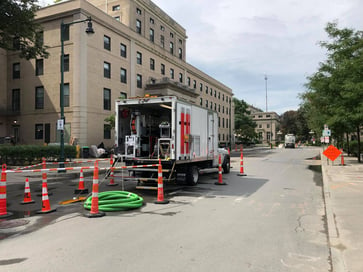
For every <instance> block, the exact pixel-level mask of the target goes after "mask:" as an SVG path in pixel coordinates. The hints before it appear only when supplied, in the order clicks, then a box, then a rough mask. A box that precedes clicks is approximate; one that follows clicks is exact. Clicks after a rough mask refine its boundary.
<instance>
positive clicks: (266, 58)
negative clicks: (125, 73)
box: [39, 0, 363, 114]
mask: <svg viewBox="0 0 363 272" xmlns="http://www.w3.org/2000/svg"><path fill="white" fill-rule="evenodd" d="M52 2H53V0H39V3H40V4H49V3H52ZM153 2H154V3H155V4H156V5H158V6H159V7H160V8H161V9H162V10H163V11H165V12H166V13H167V14H168V15H169V16H171V17H172V18H173V19H174V20H175V21H177V22H178V23H179V24H180V25H181V26H182V27H184V28H185V29H186V33H187V36H188V39H187V44H186V57H187V62H188V63H190V64H192V65H193V66H195V67H197V68H198V69H200V70H202V71H203V72H205V73H207V74H208V75H210V76H212V77H214V78H215V79H217V80H219V81H220V82H222V83H223V84H225V85H227V86H228V87H230V88H231V89H232V90H233V93H234V95H235V97H236V98H238V99H243V100H245V101H246V102H247V103H249V104H252V105H254V106H256V107H258V108H260V109H262V110H265V109H266V88H265V83H266V81H265V74H266V75H267V102H268V110H269V111H275V112H277V113H278V114H282V113H284V112H285V111H287V110H297V109H298V108H299V104H300V100H299V98H298V94H299V93H302V92H304V91H305V88H304V84H305V83H306V81H307V80H306V77H307V76H309V75H312V74H313V73H314V72H316V71H317V69H318V67H319V62H322V61H324V60H325V54H326V52H325V51H324V50H323V49H322V48H320V47H319V45H318V42H319V41H326V40H327V35H326V33H325V31H324V28H325V26H326V24H327V23H328V22H333V21H337V22H338V27H340V28H343V27H349V28H353V29H355V30H363V16H362V11H363V1H362V0H304V1H301V0H253V1H251V0H223V1H221V0H182V1H175V0H174V1H172V0H153Z"/></svg>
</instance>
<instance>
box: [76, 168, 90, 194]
mask: <svg viewBox="0 0 363 272" xmlns="http://www.w3.org/2000/svg"><path fill="white" fill-rule="evenodd" d="M74 193H75V194H88V189H86V188H85V187H84V176H83V169H82V168H81V172H80V173H79V182H78V189H75V190H74Z"/></svg>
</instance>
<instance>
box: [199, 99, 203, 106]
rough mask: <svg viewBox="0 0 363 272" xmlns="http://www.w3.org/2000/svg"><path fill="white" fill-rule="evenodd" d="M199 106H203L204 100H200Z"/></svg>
mask: <svg viewBox="0 0 363 272" xmlns="http://www.w3.org/2000/svg"><path fill="white" fill-rule="evenodd" d="M199 105H201V106H203V98H199Z"/></svg>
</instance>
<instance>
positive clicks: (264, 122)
mask: <svg viewBox="0 0 363 272" xmlns="http://www.w3.org/2000/svg"><path fill="white" fill-rule="evenodd" d="M248 110H249V111H250V112H251V114H250V116H251V117H252V120H253V121H254V122H255V123H256V124H257V126H256V129H255V131H256V133H257V138H258V139H259V141H260V142H262V143H273V144H275V143H276V142H278V141H280V139H279V135H278V131H279V127H280V116H279V115H278V114H277V113H276V112H264V111H262V110H261V109H258V108H256V107H253V106H251V105H250V106H249V108H248Z"/></svg>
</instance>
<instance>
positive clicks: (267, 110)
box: [265, 74, 272, 148]
mask: <svg viewBox="0 0 363 272" xmlns="http://www.w3.org/2000/svg"><path fill="white" fill-rule="evenodd" d="M265 89H266V115H267V111H268V108H267V75H266V74H265ZM266 140H267V133H266ZM270 147H271V148H272V114H270Z"/></svg>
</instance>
